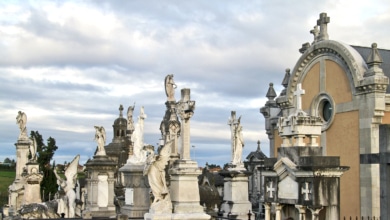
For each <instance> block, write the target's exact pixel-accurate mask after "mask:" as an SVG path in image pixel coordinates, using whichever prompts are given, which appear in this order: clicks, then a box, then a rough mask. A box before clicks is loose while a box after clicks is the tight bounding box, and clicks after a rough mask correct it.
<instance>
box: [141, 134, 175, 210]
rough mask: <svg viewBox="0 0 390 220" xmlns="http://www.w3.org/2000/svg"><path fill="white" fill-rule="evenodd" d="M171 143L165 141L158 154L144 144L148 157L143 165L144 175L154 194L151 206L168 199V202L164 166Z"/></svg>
mask: <svg viewBox="0 0 390 220" xmlns="http://www.w3.org/2000/svg"><path fill="white" fill-rule="evenodd" d="M172 143H173V141H169V142H167V143H166V144H165V145H164V146H163V147H162V148H161V149H160V151H159V154H158V155H155V154H154V150H153V148H152V147H148V146H145V148H146V149H145V150H146V151H147V152H148V157H147V159H146V164H145V167H144V175H147V176H148V180H149V185H150V188H151V190H152V193H153V196H154V200H153V203H152V207H153V205H156V203H159V202H164V201H168V202H169V203H170V197H169V190H168V187H167V184H166V180H165V166H166V165H167V164H168V161H169V157H170V154H171V147H172Z"/></svg>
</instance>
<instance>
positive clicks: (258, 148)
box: [257, 140, 261, 152]
mask: <svg viewBox="0 0 390 220" xmlns="http://www.w3.org/2000/svg"><path fill="white" fill-rule="evenodd" d="M260 150H261V149H260V140H258V141H257V151H258V152H260Z"/></svg>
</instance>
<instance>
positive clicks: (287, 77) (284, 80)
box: [282, 68, 290, 88]
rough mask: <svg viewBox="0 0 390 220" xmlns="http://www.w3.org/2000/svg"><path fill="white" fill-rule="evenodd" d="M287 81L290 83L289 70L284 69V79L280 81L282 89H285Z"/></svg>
mask: <svg viewBox="0 0 390 220" xmlns="http://www.w3.org/2000/svg"><path fill="white" fill-rule="evenodd" d="M288 81H290V69H289V68H287V69H286V74H284V78H283V81H282V85H283V86H284V88H287V86H288Z"/></svg>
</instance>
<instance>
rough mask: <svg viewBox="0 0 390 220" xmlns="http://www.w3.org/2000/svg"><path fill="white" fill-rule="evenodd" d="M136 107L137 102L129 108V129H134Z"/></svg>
mask: <svg viewBox="0 0 390 220" xmlns="http://www.w3.org/2000/svg"><path fill="white" fill-rule="evenodd" d="M134 108H135V103H134V105H133V106H129V108H127V130H128V131H131V132H132V131H134V121H133V112H134Z"/></svg>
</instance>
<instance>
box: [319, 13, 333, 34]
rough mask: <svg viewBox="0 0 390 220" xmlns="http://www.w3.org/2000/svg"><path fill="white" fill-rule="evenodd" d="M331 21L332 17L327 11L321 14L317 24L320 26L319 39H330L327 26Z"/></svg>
mask: <svg viewBox="0 0 390 220" xmlns="http://www.w3.org/2000/svg"><path fill="white" fill-rule="evenodd" d="M329 21H330V18H329V17H328V16H327V15H326V13H321V14H320V19H318V20H317V25H319V26H320V33H319V35H318V38H317V39H318V41H322V40H329V35H328V28H327V24H328V23H329Z"/></svg>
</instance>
